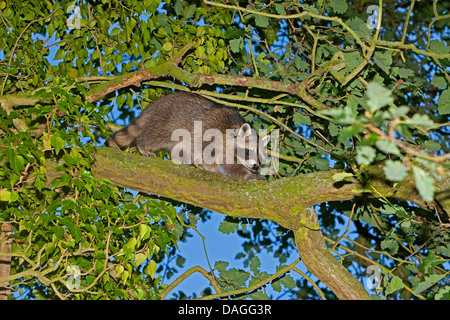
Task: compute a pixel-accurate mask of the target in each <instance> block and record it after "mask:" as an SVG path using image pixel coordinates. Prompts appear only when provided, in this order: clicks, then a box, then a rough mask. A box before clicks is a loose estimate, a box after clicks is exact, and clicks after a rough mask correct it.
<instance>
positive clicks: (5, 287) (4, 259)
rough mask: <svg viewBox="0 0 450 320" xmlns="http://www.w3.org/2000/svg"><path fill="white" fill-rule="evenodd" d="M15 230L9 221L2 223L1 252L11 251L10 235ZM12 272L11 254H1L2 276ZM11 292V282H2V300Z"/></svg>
mask: <svg viewBox="0 0 450 320" xmlns="http://www.w3.org/2000/svg"><path fill="white" fill-rule="evenodd" d="M12 232H13V227H12V225H11V224H9V223H2V227H1V232H0V253H2V252H4V253H11V250H12V244H11V239H9V236H10V235H11V234H12ZM10 273H11V256H8V255H1V254H0V278H2V277H7V276H9V275H10ZM10 294H11V289H10V288H9V282H8V281H6V282H0V300H6V299H8V295H10Z"/></svg>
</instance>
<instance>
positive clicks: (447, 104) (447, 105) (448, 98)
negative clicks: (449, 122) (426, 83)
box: [438, 89, 450, 115]
mask: <svg viewBox="0 0 450 320" xmlns="http://www.w3.org/2000/svg"><path fill="white" fill-rule="evenodd" d="M438 111H439V113H440V114H442V115H444V114H450V89H446V90H444V91H443V92H442V93H441V96H440V97H439V100H438Z"/></svg>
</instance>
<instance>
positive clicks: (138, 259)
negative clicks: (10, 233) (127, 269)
mask: <svg viewBox="0 0 450 320" xmlns="http://www.w3.org/2000/svg"><path fill="white" fill-rule="evenodd" d="M134 258H135V261H136V262H135V263H136V268H137V267H139V266H140V265H141V264H142V263H143V262H144V261H145V260H146V259H147V255H146V254H145V253H138V254H136V255H135V257H134Z"/></svg>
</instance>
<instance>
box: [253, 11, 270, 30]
mask: <svg viewBox="0 0 450 320" xmlns="http://www.w3.org/2000/svg"><path fill="white" fill-rule="evenodd" d="M253 17H254V18H255V24H256V25H257V26H258V27H261V28H267V25H268V24H269V19H268V18H267V17H266V16H261V15H259V14H253Z"/></svg>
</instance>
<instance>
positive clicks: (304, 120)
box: [294, 112, 311, 126]
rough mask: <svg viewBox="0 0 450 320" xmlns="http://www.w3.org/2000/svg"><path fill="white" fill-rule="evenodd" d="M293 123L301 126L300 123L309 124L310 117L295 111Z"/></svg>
mask: <svg viewBox="0 0 450 320" xmlns="http://www.w3.org/2000/svg"><path fill="white" fill-rule="evenodd" d="M294 123H295V125H296V126H301V125H302V124H306V125H310V124H311V118H310V117H308V116H304V115H302V114H301V113H298V112H297V113H295V114H294Z"/></svg>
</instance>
